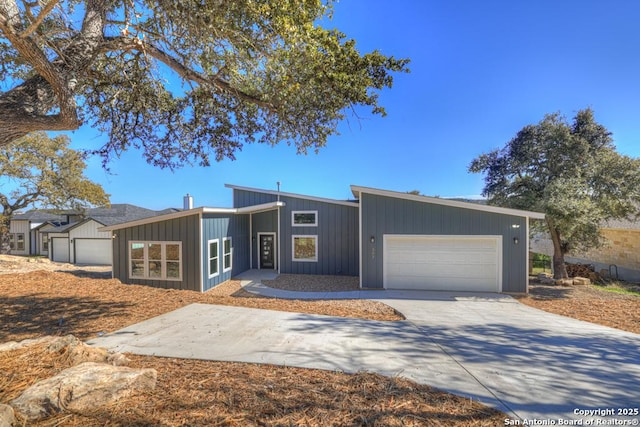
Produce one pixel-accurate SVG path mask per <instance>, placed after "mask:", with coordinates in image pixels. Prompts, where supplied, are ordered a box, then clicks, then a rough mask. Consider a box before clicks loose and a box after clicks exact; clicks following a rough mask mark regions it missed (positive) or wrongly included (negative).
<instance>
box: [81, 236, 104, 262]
mask: <svg viewBox="0 0 640 427" xmlns="http://www.w3.org/2000/svg"><path fill="white" fill-rule="evenodd" d="M75 249H76V264H95V265H111V262H112V253H111V239H75Z"/></svg>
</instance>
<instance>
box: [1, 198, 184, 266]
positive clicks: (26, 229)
mask: <svg viewBox="0 0 640 427" xmlns="http://www.w3.org/2000/svg"><path fill="white" fill-rule="evenodd" d="M173 212H177V209H166V210H163V211H154V210H150V209H145V208H141V207H139V206H134V205H130V204H113V205H111V206H109V207H101V208H90V209H87V210H86V211H84V212H82V213H79V212H76V211H65V212H62V213H60V214H57V215H54V214H51V213H48V212H46V211H40V210H32V211H29V212H26V213H24V214H18V215H15V216H14V217H12V218H11V221H10V227H9V228H10V247H11V253H12V254H14V255H44V256H47V257H48V258H49V259H51V260H52V261H55V262H70V263H74V264H96V265H111V254H112V249H111V233H109V232H104V231H99V230H98V229H99V228H101V227H104V226H107V225H113V224H117V223H121V222H127V221H134V220H137V219H142V218H147V217H150V216H154V215H162V214H166V213H173ZM14 235H15V236H16V237H12V236H14ZM14 242H15V243H14Z"/></svg>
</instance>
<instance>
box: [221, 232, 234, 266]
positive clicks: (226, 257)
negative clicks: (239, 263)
mask: <svg viewBox="0 0 640 427" xmlns="http://www.w3.org/2000/svg"><path fill="white" fill-rule="evenodd" d="M232 252H233V246H232V244H231V237H224V238H223V239H222V271H223V272H227V271H229V270H231V267H232V263H233V254H232Z"/></svg>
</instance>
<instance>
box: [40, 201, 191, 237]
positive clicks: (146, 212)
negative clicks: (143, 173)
mask: <svg viewBox="0 0 640 427" xmlns="http://www.w3.org/2000/svg"><path fill="white" fill-rule="evenodd" d="M178 211H179V210H178V209H174V208H168V209H163V210H161V211H154V210H151V209H146V208H141V207H140V206H135V205H131V204H128V203H116V204H113V205H111V206H109V207H102V208H91V209H87V210H86V211H85V212H84V215H83V216H84V218H83V219H82V220H81V221H76V222H72V223H69V224H62V225H59V226H56V225H55V224H49V225H47V226H45V227H43V228H42V230H41V231H43V232H49V233H66V232H67V231H69V230H71V229H72V228H75V227H77V226H79V225H81V224H84V223H86V222H87V221H91V220H93V221H96V222H98V223H100V224H101V225H103V226H109V225H115V224H120V223H124V222H131V221H137V220H141V219H145V218H150V217H154V216H158V215H166V214H170V213H174V212H178ZM73 214H76V212H73ZM62 217H63V218H64V216H62Z"/></svg>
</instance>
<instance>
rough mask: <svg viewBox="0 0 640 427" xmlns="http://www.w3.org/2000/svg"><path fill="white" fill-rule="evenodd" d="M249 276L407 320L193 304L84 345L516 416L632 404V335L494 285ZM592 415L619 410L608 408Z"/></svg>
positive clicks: (636, 339)
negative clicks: (418, 391)
mask: <svg viewBox="0 0 640 427" xmlns="http://www.w3.org/2000/svg"><path fill="white" fill-rule="evenodd" d="M253 274H255V273H253ZM245 279H246V282H244V283H243V284H244V285H245V289H246V290H248V291H250V292H254V293H258V294H261V295H265V296H272V297H277V298H312V299H316V298H333V299H335V298H368V299H374V300H377V301H381V302H383V303H385V304H388V305H390V306H392V307H394V308H395V309H396V310H398V311H400V312H402V313H403V314H404V315H405V316H406V318H407V320H406V321H402V322H378V321H369V320H361V319H347V318H338V317H330V316H319V315H307V314H300V313H284V312H276V311H269V310H256V309H248V308H241V307H227V306H215V305H204V304H193V305H190V306H187V307H183V308H181V309H179V310H176V311H174V312H171V313H167V314H165V315H162V316H159V317H157V318H154V319H150V320H147V321H145V322H142V323H139V324H137V325H133V326H130V327H128V328H125V329H123V330H120V331H117V332H115V333H112V334H110V335H108V336H105V337H102V338H98V339H95V340H92V341H90V344H93V345H98V346H103V347H107V348H110V349H112V350H117V351H124V352H132V353H136V354H146V355H157V356H168V357H181V358H197V359H205V360H222V361H239V362H253V363H271V364H278V365H288V366H300V367H306V368H320V369H329V370H339V371H344V372H357V371H363V370H364V371H374V372H379V373H382V374H384V375H402V376H405V377H408V378H411V379H413V380H415V381H417V382H419V383H423V384H429V385H432V386H434V387H437V388H440V389H443V390H446V391H450V392H453V393H456V394H458V395H462V396H468V397H470V398H472V399H474V400H479V401H481V402H483V403H486V404H489V405H491V406H494V407H496V408H497V409H500V410H502V411H504V412H505V413H507V414H509V415H510V416H512V417H514V418H520V419H528V420H532V419H539V420H554V421H555V422H556V424H559V420H570V419H573V420H575V419H590V418H591V419H593V417H590V416H585V415H584V414H583V413H581V411H582V410H594V409H611V408H614V409H617V408H637V407H638V406H639V402H640V386H639V385H640V336H639V335H635V334H631V333H626V332H623V331H619V330H616V329H611V328H607V327H604V326H599V325H594V324H590V323H586V322H581V321H578V320H574V319H570V318H567V317H562V316H557V315H553V314H550V313H546V312H543V311H539V310H536V309H533V308H530V307H527V306H525V305H522V304H520V303H518V302H517V301H515V300H514V299H512V298H511V297H509V296H505V295H501V294H473V293H448V292H422V291H352V292H336V293H330V294H327V293H309V292H288V291H281V290H277V289H272V288H268V287H266V286H264V285H262V284H261V283H260V277H257V278H256V277H251V276H249V278H247V277H246V276H245ZM632 418H633V419H634V420H635V419H638V418H639V417H638V416H635V417H632ZM632 418H629V417H627V418H626V420H631V419H632ZM597 419H598V420H604V421H606V420H611V419H619V420H625V418H624V417H622V416H617V415H616V414H614V416H607V417H597Z"/></svg>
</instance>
